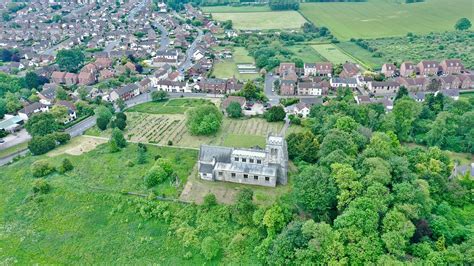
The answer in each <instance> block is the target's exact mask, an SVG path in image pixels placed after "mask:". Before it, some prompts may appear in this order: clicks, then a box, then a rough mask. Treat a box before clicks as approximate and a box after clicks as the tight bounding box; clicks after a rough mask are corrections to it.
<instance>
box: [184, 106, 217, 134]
mask: <svg viewBox="0 0 474 266" xmlns="http://www.w3.org/2000/svg"><path fill="white" fill-rule="evenodd" d="M186 116H187V117H186V126H187V127H188V130H189V131H190V132H191V134H193V135H211V134H214V133H216V132H217V131H218V130H219V128H220V127H221V124H222V113H221V112H220V111H219V109H217V107H216V106H215V105H203V106H199V107H196V108H193V109H191V110H190V111H188V112H187V113H186Z"/></svg>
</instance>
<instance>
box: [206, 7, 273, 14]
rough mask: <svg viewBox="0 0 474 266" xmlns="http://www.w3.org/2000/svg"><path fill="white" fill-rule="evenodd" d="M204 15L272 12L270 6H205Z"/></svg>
mask: <svg viewBox="0 0 474 266" xmlns="http://www.w3.org/2000/svg"><path fill="white" fill-rule="evenodd" d="M201 9H202V11H203V12H204V13H239V12H240V13H249V12H270V11H272V10H271V9H270V7H269V6H268V5H263V6H203V7H201Z"/></svg>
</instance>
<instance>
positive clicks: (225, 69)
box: [212, 47, 260, 80]
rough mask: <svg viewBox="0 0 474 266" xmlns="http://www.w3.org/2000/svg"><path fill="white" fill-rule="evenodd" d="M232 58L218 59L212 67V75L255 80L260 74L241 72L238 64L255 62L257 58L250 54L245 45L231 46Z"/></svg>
mask: <svg viewBox="0 0 474 266" xmlns="http://www.w3.org/2000/svg"><path fill="white" fill-rule="evenodd" d="M231 49H232V58H229V59H221V60H219V61H217V63H216V64H215V65H214V67H213V69H212V75H214V76H215V77H216V78H222V79H227V78H232V77H236V78H237V79H239V80H253V79H256V78H258V77H259V76H260V75H259V74H258V73H256V74H240V73H239V70H238V68H237V64H254V63H255V60H254V59H253V57H251V56H250V55H249V52H248V51H247V49H245V48H244V47H231Z"/></svg>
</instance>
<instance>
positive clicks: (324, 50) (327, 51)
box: [311, 44, 354, 64]
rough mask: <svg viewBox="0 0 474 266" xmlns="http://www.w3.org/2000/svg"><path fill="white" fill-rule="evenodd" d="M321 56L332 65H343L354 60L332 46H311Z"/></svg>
mask: <svg viewBox="0 0 474 266" xmlns="http://www.w3.org/2000/svg"><path fill="white" fill-rule="evenodd" d="M311 47H312V48H313V49H314V50H315V51H316V52H318V53H319V54H320V55H321V56H323V57H324V58H326V60H327V61H329V62H331V63H333V64H343V63H345V62H346V61H354V59H353V58H352V57H350V56H348V55H347V54H345V53H343V52H342V51H341V50H340V49H339V48H338V47H337V46H336V45H334V44H317V45H312V46H311Z"/></svg>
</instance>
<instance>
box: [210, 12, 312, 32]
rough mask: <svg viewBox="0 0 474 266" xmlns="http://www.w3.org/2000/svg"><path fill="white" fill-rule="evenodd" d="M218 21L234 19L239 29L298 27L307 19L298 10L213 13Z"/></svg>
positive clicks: (234, 23)
mask: <svg viewBox="0 0 474 266" xmlns="http://www.w3.org/2000/svg"><path fill="white" fill-rule="evenodd" d="M212 17H213V18H214V19H215V20H217V21H225V20H232V24H233V27H234V28H235V29H239V30H271V29H275V30H277V29H297V28H300V27H301V25H303V24H304V23H305V22H306V19H305V18H304V17H303V16H301V15H300V14H299V13H298V12H296V11H278V12H276V11H275V12H248V13H241V12H240V13H239V12H235V13H213V14H212Z"/></svg>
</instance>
